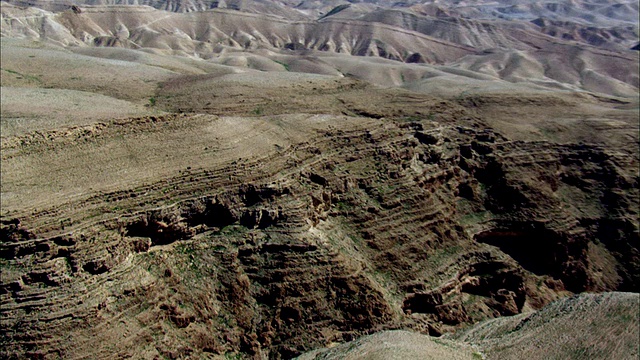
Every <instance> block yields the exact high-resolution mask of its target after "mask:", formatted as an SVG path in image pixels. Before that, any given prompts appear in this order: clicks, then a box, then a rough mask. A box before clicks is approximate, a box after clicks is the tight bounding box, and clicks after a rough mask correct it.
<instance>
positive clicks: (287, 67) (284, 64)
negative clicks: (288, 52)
mask: <svg viewBox="0 0 640 360" xmlns="http://www.w3.org/2000/svg"><path fill="white" fill-rule="evenodd" d="M273 61H274V62H275V63H278V64H280V65H282V67H284V69H285V70H287V71H291V66H290V65H289V64H287V63H283V62H282V61H278V60H273Z"/></svg>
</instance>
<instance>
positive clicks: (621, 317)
mask: <svg viewBox="0 0 640 360" xmlns="http://www.w3.org/2000/svg"><path fill="white" fill-rule="evenodd" d="M639 309H640V299H639V296H638V294H633V293H605V294H598V295H596V294H583V295H579V296H575V297H572V298H565V299H562V300H558V301H556V302H554V303H552V304H550V305H548V306H546V307H544V308H543V309H541V310H538V311H536V312H533V313H531V314H522V315H518V316H515V317H504V318H500V319H495V320H491V321H487V322H484V323H480V324H477V325H475V326H472V327H470V328H468V329H465V330H461V331H459V332H457V333H455V334H451V335H447V336H445V338H446V339H441V338H433V337H429V336H427V335H421V334H417V333H411V332H406V331H385V332H379V333H376V334H374V335H369V336H364V337H362V338H360V339H358V340H355V341H352V342H349V343H346V344H341V345H339V346H336V347H334V348H329V349H319V350H315V351H311V352H308V353H306V354H304V355H301V356H300V357H298V358H297V359H300V360H314V359H315V360H320V359H323V360H329V359H351V360H356V359H362V360H364V359H434V360H435V359H519V358H527V359H549V358H552V359H636V358H637V356H638V354H639V351H640V349H639V345H638V336H640V333H639V331H638V326H639V322H638V319H639V318H640V312H639Z"/></svg>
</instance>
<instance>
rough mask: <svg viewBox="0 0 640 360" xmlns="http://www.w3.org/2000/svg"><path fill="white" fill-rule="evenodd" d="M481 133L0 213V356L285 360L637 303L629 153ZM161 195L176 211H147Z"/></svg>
mask: <svg viewBox="0 0 640 360" xmlns="http://www.w3.org/2000/svg"><path fill="white" fill-rule="evenodd" d="M478 128H479V126H478V124H473V123H471V124H469V126H449V125H446V124H441V123H435V122H433V121H430V120H426V119H424V120H421V121H416V120H415V119H413V120H412V121H404V120H403V121H391V120H384V121H379V122H377V123H375V124H374V125H370V126H368V127H367V128H366V129H363V128H354V129H348V130H341V129H335V128H333V129H329V130H323V131H318V136H317V138H316V140H315V141H314V142H313V144H311V143H301V144H297V145H296V146H295V147H291V148H290V149H288V150H287V151H286V152H283V153H278V154H277V155H274V156H273V159H271V161H272V164H273V168H266V167H261V166H260V165H261V163H260V162H261V161H263V160H261V159H258V160H255V163H251V161H252V160H251V161H247V162H246V163H243V165H242V167H241V166H240V165H238V164H235V163H234V164H232V165H229V167H227V168H221V169H217V170H216V172H213V171H209V170H207V169H203V170H197V169H194V170H193V171H192V172H190V173H188V174H183V175H179V176H177V177H176V178H175V179H173V178H172V179H164V180H162V182H161V183H158V184H151V185H145V186H142V187H140V188H134V189H129V190H127V192H126V194H125V195H126V196H124V195H123V194H111V193H110V194H104V195H96V196H95V197H93V198H91V201H93V203H100V202H101V201H102V202H105V203H108V204H109V206H110V207H113V206H114V205H117V206H118V207H121V208H124V209H127V208H136V206H139V204H140V203H141V202H143V203H144V201H148V202H147V203H145V204H147V205H145V206H144V208H143V209H142V210H136V211H131V212H122V213H119V214H117V216H114V217H113V218H111V219H107V220H100V221H98V222H92V220H91V218H82V216H81V213H79V212H74V211H76V210H75V209H79V208H81V207H82V206H83V204H82V203H72V204H70V205H61V207H60V208H56V209H51V210H47V211H40V212H33V213H25V214H17V215H16V216H15V217H17V218H19V219H20V220H17V219H6V220H2V224H1V232H0V234H1V236H2V238H1V243H0V254H1V259H0V260H1V261H2V268H1V271H2V273H1V275H2V283H1V284H0V298H1V300H2V302H1V304H0V315H1V316H2V323H1V330H2V332H3V334H5V335H4V336H3V338H2V340H1V341H2V348H3V350H2V354H3V355H4V356H7V357H22V356H33V357H36V356H42V357H56V356H60V357H73V355H74V354H76V353H77V352H78V351H82V352H83V353H84V354H89V355H87V356H89V357H92V358H104V357H105V356H104V355H103V354H116V355H119V356H133V357H136V356H139V357H145V356H147V355H148V357H150V358H153V356H155V355H158V356H166V357H173V358H177V357H186V356H194V357H198V356H200V355H201V354H203V353H215V354H226V353H237V352H242V353H244V354H248V355H250V356H254V357H256V358H260V357H263V358H264V357H266V358H289V357H292V356H295V355H297V354H300V353H302V352H304V351H307V350H309V349H312V348H317V347H321V346H326V345H327V344H331V343H333V342H340V341H345V340H351V339H352V338H354V337H356V336H359V335H362V334H365V333H369V332H373V331H376V330H380V329H384V328H399V327H404V328H413V329H417V330H420V331H424V332H429V333H431V334H440V333H442V332H444V331H449V330H451V329H454V328H455V327H458V326H462V325H464V324H468V323H470V322H474V321H478V320H482V319H487V318H491V317H497V316H504V315H512V314H517V313H519V312H521V311H522V310H523V309H524V308H526V307H527V306H530V307H539V306H542V305H544V304H546V303H547V302H549V301H550V300H552V299H554V298H557V297H559V296H562V295H564V294H568V293H570V292H578V291H604V290H626V291H629V290H630V291H638V290H639V288H640V286H639V285H640V281H639V278H638V274H639V273H640V271H639V270H640V269H638V264H639V263H640V261H639V249H638V246H639V245H638V244H639V241H638V225H637V216H638V208H637V204H638V201H637V200H638V181H637V180H638V178H637V173H636V171H637V159H634V158H630V157H628V156H621V155H620V154H618V153H616V152H615V151H608V150H604V149H602V148H599V147H596V146H589V145H571V144H569V145H557V144H551V143H546V142H521V141H509V140H508V139H505V138H504V137H502V136H500V135H499V134H496V133H494V132H493V131H491V130H478ZM243 168H246V169H248V170H246V172H242V171H243V170H242V169H243ZM231 175H233V176H231ZM185 179H192V180H190V182H184V183H182V182H181V181H185ZM174 184H180V186H178V185H174ZM250 184H251V185H250ZM165 192H170V194H171V200H172V201H173V202H172V203H170V204H168V205H163V206H153V205H152V204H155V203H154V202H153V201H152V200H154V196H157V198H162V196H164V194H165ZM101 196H103V197H101ZM150 199H151V200H150ZM93 203H92V204H93ZM64 206H67V207H66V208H65V207H64ZM87 206H88V205H87ZM136 209H138V208H136ZM56 214H65V216H66V217H69V218H73V221H63V222H62V223H61V222H60V216H59V215H56ZM66 217H65V219H66ZM36 229H37V230H36ZM95 328H100V329H102V330H101V331H100V332H99V333H96V332H95V331H93V330H91V329H95ZM123 334H124V335H123ZM45 335H46V336H47V338H46V341H43V339H44V337H45ZM134 344H146V345H145V346H146V348H145V349H146V350H145V351H147V352H146V353H145V355H141V354H137V353H132V352H131V351H133V350H132V349H137V348H138V347H137V346H133V345H134Z"/></svg>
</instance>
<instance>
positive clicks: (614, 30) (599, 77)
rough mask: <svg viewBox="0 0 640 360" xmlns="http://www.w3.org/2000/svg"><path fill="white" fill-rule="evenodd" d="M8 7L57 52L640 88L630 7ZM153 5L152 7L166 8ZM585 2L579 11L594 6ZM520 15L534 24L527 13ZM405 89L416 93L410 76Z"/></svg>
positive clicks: (620, 91) (6, 20)
mask: <svg viewBox="0 0 640 360" xmlns="http://www.w3.org/2000/svg"><path fill="white" fill-rule="evenodd" d="M13 3H14V2H10V3H9V4H13ZM9 4H7V5H4V6H3V8H2V14H3V18H2V19H3V20H2V21H3V27H2V32H3V34H4V35H5V36H12V37H26V38H30V39H46V40H47V41H51V42H54V43H58V44H60V45H63V46H73V47H87V46H88V47H118V48H129V49H142V50H144V51H147V52H154V53H159V54H175V55H181V56H188V57H192V58H202V59H212V58H217V57H219V56H220V55H224V54H230V56H235V55H238V54H237V52H238V51H240V52H242V53H243V54H247V53H253V54H255V55H257V56H261V57H266V58H267V59H272V60H273V59H274V56H273V55H276V54H274V52H275V53H277V54H280V55H284V56H287V55H294V56H303V57H306V58H310V59H316V61H315V62H316V63H319V64H318V65H316V66H314V67H312V68H297V69H293V71H302V72H311V73H324V74H330V73H336V72H338V73H342V74H348V72H346V71H344V70H343V69H341V68H340V66H338V65H336V64H335V61H328V63H327V62H326V61H324V60H325V59H326V58H327V53H328V54H331V53H337V54H348V55H355V56H367V57H380V58H386V59H391V60H394V61H396V62H402V63H427V64H432V65H435V66H442V65H444V66H447V68H451V69H453V70H454V71H471V72H472V75H471V77H475V78H478V77H481V78H483V80H491V81H492V80H497V81H500V80H506V81H508V82H512V83H528V84H529V85H534V87H535V86H542V87H547V88H549V87H551V88H560V89H569V90H580V89H584V90H588V91H596V92H602V93H605V94H611V95H617V96H635V95H634V94H636V93H637V89H638V85H639V79H638V76H637V71H634V70H633V69H636V68H637V67H638V56H637V51H633V50H630V49H631V48H632V47H634V46H635V45H637V44H638V24H637V21H636V22H634V21H633V20H631V19H633V18H634V14H635V18H637V13H638V10H637V4H634V3H629V4H619V5H621V6H623V7H624V9H619V6H613V5H609V4H602V5H600V7H601V9H600V10H601V11H599V12H596V14H598V15H597V16H596V15H593V16H592V17H590V18H588V20H590V21H591V23H589V24H584V23H583V22H584V21H587V20H585V16H584V14H583V13H580V12H579V11H577V10H573V11H568V10H567V9H565V7H562V6H557V7H551V6H549V4H546V5H545V7H542V6H541V5H540V6H538V5H536V4H535V3H534V4H528V5H527V6H526V7H525V6H524V5H517V6H520V7H519V8H518V9H519V12H517V14H516V15H513V16H511V18H509V16H507V15H504V16H501V17H498V16H497V15H495V14H493V13H491V12H487V11H481V12H480V13H479V14H471V15H469V14H464V13H462V12H461V11H462V10H460V9H466V7H459V6H451V7H450V8H447V7H443V5H441V4H438V5H437V6H436V5H434V4H432V5H430V6H427V5H413V6H410V4H405V5H406V6H404V7H393V8H384V7H380V6H379V4H376V5H375V6H374V5H373V4H371V3H356V4H342V5H339V6H336V7H335V8H333V9H331V10H326V11H325V10H322V11H325V12H324V13H323V15H320V16H319V15H318V14H307V13H305V11H307V10H301V9H300V7H303V8H307V7H308V8H311V9H325V8H326V7H327V6H326V4H325V3H321V4H315V5H313V4H307V5H305V4H304V3H301V4H297V5H299V6H295V7H294V6H293V5H292V4H286V3H279V2H269V1H263V2H238V3H235V5H233V4H230V3H227V4H226V5H225V4H222V5H224V6H221V5H220V3H217V5H216V3H211V4H210V5H211V6H214V5H215V6H216V7H215V8H213V9H207V10H206V11H192V12H177V13H173V12H167V11H166V10H156V9H154V8H152V7H149V6H138V5H136V6H120V5H108V6H107V5H86V6H85V5H83V4H79V5H76V6H77V9H78V10H79V11H80V12H74V11H72V10H71V9H70V7H69V6H67V5H65V6H64V9H59V10H61V12H56V13H50V12H46V11H44V12H43V10H36V8H16V7H13V6H11V5H9ZM17 4H20V3H19V2H17ZM54 4H56V2H54ZM149 4H150V5H153V6H155V7H156V8H159V9H164V8H166V6H168V5H167V3H164V2H157V3H149ZM36 5H38V4H37V3H36ZM165 5H166V6H165ZM321 5H322V6H321ZM587 5H588V4H587V3H585V4H583V6H582V7H581V6H577V8H578V9H579V8H585V9H592V8H594V7H595V5H590V6H587ZM193 6H196V5H193ZM202 6H204V5H202ZM438 6H439V7H438ZM512 6H516V5H512ZM634 6H635V8H634ZM434 7H436V8H434ZM441 7H442V8H443V9H444V10H443V9H441ZM170 8H171V7H170ZM196 8H197V9H198V10H199V9H200V7H198V6H196ZM477 8H478V9H483V7H482V6H477ZM540 8H545V9H547V10H546V12H543V11H542V10H540ZM575 8H576V6H572V7H571V9H575ZM80 9H81V10H80ZM171 9H173V8H171ZM180 9H182V8H178V9H176V10H180ZM268 9H270V10H268ZM499 9H501V8H499ZM526 9H529V10H530V11H532V14H535V17H534V16H533V15H531V16H525V15H523V13H526V11H527V10H526ZM535 9H538V10H537V12H536V11H534V10H535ZM611 9H617V10H619V11H614V10H611ZM485 10H486V9H485ZM503 10H504V9H503ZM182 11H185V9H182ZM318 11H320V10H318ZM496 11H497V10H496ZM514 11H515V10H514ZM514 11H512V12H514ZM585 11H586V10H585ZM503 12H504V13H506V14H510V13H512V12H509V11H506V10H505V11H503ZM294 13H295V14H294ZM487 13H488V14H493V15H490V16H489V15H486V14H487ZM591 13H592V12H591ZM483 14H484V15H483ZM501 14H502V13H501ZM554 14H555V15H554ZM505 16H506V18H505ZM540 16H542V17H540ZM567 58H570V59H571V61H566V59H567ZM276 60H278V61H280V62H282V61H281V60H279V59H276ZM285 63H287V62H286V61H285ZM249 66H251V65H249ZM403 66H404V65H403ZM409 67H410V66H409ZM259 68H260V67H259ZM410 68H412V69H413V71H414V72H415V71H417V72H421V73H422V75H421V77H422V78H423V79H424V78H427V77H430V76H427V75H425V74H424V72H425V68H424V67H423V68H420V67H418V68H414V67H410ZM260 69H263V70H265V68H260ZM267 70H268V69H267ZM383 71H384V70H383ZM356 76H358V75H356ZM466 76H469V75H466ZM366 80H368V81H371V79H366ZM403 82H405V81H403ZM406 82H407V86H413V85H414V84H409V83H411V81H410V79H407V80H406ZM374 83H375V81H374ZM384 83H386V81H385V82H384ZM415 88H416V87H415V86H413V89H414V90H415Z"/></svg>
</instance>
